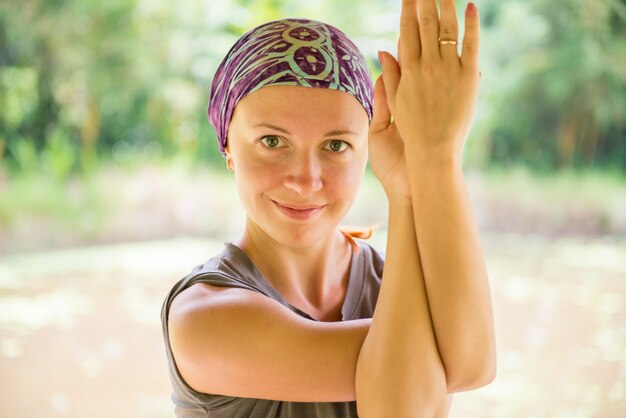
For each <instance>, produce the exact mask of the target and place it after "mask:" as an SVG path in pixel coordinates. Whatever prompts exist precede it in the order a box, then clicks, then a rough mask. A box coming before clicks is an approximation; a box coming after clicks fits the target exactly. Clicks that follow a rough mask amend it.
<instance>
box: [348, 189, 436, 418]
mask: <svg viewBox="0 0 626 418" xmlns="http://www.w3.org/2000/svg"><path fill="white" fill-rule="evenodd" d="M416 255H418V251H417V241H416V237H415V229H414V224H413V210H412V207H411V204H410V202H409V201H404V202H403V203H400V202H396V201H393V200H392V201H390V202H389V228H388V238H387V251H386V257H385V268H384V272H383V279H382V284H381V288H380V292H379V295H378V300H377V302H376V309H375V312H374V316H373V318H372V323H371V325H370V329H369V332H368V334H367V337H366V338H365V341H364V343H363V345H362V348H361V351H360V354H359V358H358V361H357V369H356V383H355V385H356V400H357V408H358V413H359V416H361V417H364V418H368V417H388V416H389V417H390V416H393V417H429V418H430V417H443V416H445V415H446V410H447V403H446V395H447V390H446V381H445V373H444V369H443V365H442V362H441V359H440V357H439V353H438V350H437V344H436V341H435V336H434V333H433V329H432V323H431V318H430V313H429V308H428V300H427V298H426V290H425V287H424V281H423V275H422V269H421V265H420V259H419V256H417V257H416Z"/></svg>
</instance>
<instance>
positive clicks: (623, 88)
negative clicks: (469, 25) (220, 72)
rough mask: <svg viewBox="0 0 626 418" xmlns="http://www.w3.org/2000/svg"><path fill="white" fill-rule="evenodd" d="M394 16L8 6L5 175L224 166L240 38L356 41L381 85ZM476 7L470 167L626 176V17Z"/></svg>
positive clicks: (37, 0)
mask: <svg viewBox="0 0 626 418" xmlns="http://www.w3.org/2000/svg"><path fill="white" fill-rule="evenodd" d="M400 3H401V2H400V1H395V0H386V1H380V0H377V1H374V0H368V1H365V0H361V1H357V0H318V1H310V2H306V3H305V4H300V2H294V1H290V2H289V1H278V0H231V1H223V2H217V1H210V0H187V1H185V2H184V3H177V2H169V1H166V0H109V1H107V2H94V1H91V0H45V1H44V0H21V1H19V2H17V1H12V2H2V3H0V109H1V111H0V169H1V168H2V166H4V167H5V168H6V169H8V171H9V173H21V174H23V175H28V173H32V172H36V173H39V174H42V173H43V174H45V175H49V176H50V177H51V178H54V179H58V180H61V181H62V180H63V179H64V178H66V177H67V176H68V175H69V174H71V173H72V172H76V171H80V172H83V173H89V172H91V171H92V170H94V169H95V168H97V167H98V166H99V165H100V164H101V163H102V162H114V163H115V164H120V165H125V164H132V163H133V162H134V161H137V160H140V161H157V160H162V159H168V158H183V159H185V160H187V161H188V162H190V163H196V164H208V165H211V166H219V165H223V161H222V157H221V155H220V154H219V152H218V149H217V145H216V141H215V135H214V130H213V128H212V127H211V125H210V124H209V123H208V121H207V119H206V102H207V99H208V94H209V90H210V83H211V77H212V75H213V73H214V72H215V69H216V68H217V66H218V65H219V62H220V61H221V59H222V58H223V56H224V55H225V53H226V52H227V51H228V49H229V48H230V47H231V46H232V44H233V43H234V42H235V40H236V39H237V38H238V37H239V36H240V35H241V34H243V33H244V32H245V31H247V30H248V29H250V28H251V27H253V26H255V25H257V24H260V23H262V22H265V21H268V20H271V19H277V18H281V17H288V16H294V17H297V16H302V17H310V18H314V19H318V20H322V21H326V22H328V23H331V24H333V25H335V26H337V27H339V28H341V29H342V30H343V31H344V32H346V33H347V34H348V35H349V36H350V37H351V38H352V39H354V41H355V42H356V43H357V45H359V47H360V48H361V50H362V52H363V53H364V55H365V56H366V58H367V59H368V61H369V62H370V64H371V69H372V74H373V76H374V77H377V76H378V74H379V73H380V67H379V66H378V63H377V61H376V58H375V57H376V52H377V50H378V49H386V50H388V51H391V52H392V53H395V51H396V41H397V35H398V20H399V12H400ZM476 3H477V6H478V9H479V13H480V15H481V24H482V32H481V71H482V73H483V77H482V81H481V83H482V86H481V98H480V101H479V104H478V109H477V115H476V121H475V124H474V127H473V129H472V133H471V138H470V141H469V142H468V145H467V147H466V148H467V150H466V155H465V158H466V161H467V163H469V164H471V165H474V166H477V167H487V166H508V165H509V164H511V163H523V164H525V165H527V166H529V167H531V168H533V169H539V170H548V171H551V170H554V169H559V168H574V169H576V168H584V167H594V168H611V169H613V170H618V171H624V170H626V141H625V139H626V65H624V64H623V57H625V56H626V36H624V34H626V5H625V3H624V2H623V1H620V0H601V1H594V2H592V1H589V0H508V1H498V0H479V1H477V2H476ZM457 4H458V8H459V10H462V8H463V6H464V5H465V3H464V2H463V3H461V2H457ZM458 13H459V15H462V12H461V11H459V12H458ZM460 24H461V30H462V24H463V22H462V19H461V21H460Z"/></svg>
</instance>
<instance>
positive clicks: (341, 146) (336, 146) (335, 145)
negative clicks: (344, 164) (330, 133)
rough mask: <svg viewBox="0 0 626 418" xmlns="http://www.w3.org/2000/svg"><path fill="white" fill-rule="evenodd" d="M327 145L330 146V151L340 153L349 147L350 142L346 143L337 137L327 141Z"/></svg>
mask: <svg viewBox="0 0 626 418" xmlns="http://www.w3.org/2000/svg"><path fill="white" fill-rule="evenodd" d="M328 147H329V148H330V151H332V152H335V153H337V154H340V153H342V152H344V151H345V150H346V149H348V147H350V144H348V143H347V142H346V141H341V140H339V139H332V140H330V141H328ZM329 148H326V149H329Z"/></svg>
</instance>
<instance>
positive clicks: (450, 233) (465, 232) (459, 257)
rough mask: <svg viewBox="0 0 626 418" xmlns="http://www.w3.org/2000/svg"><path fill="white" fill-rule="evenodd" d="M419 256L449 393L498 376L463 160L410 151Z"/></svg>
mask: <svg viewBox="0 0 626 418" xmlns="http://www.w3.org/2000/svg"><path fill="white" fill-rule="evenodd" d="M407 151H408V153H407V166H408V172H409V180H410V185H411V198H412V201H413V212H414V221H415V230H416V232H417V239H418V242H419V255H420V256H421V260H422V266H423V271H424V277H425V284H426V292H427V295H428V301H429V305H430V311H431V315H432V319H433V327H434V331H435V336H436V340H437V345H438V347H439V353H440V355H441V359H442V361H443V364H444V367H445V370H446V378H447V382H448V390H449V392H454V391H459V390H468V389H472V388H475V387H479V386H482V385H484V384H487V383H489V382H490V381H491V380H493V378H494V376H495V370H496V354H495V352H496V349H495V337H494V326H493V313H492V306H491V296H490V291H489V282H488V277H487V271H486V266H485V261H484V256H483V254H482V250H481V245H480V240H479V234H478V229H477V226H476V223H475V221H474V219H473V215H472V210H471V204H470V199H469V196H468V193H467V190H466V186H465V181H464V178H463V172H462V169H461V163H460V158H459V159H454V158H450V159H439V160H435V159H432V158H431V159H428V160H427V159H426V158H425V157H421V158H420V157H417V156H418V155H422V156H424V153H421V154H418V153H416V152H412V150H407Z"/></svg>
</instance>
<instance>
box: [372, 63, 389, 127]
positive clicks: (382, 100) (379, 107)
mask: <svg viewBox="0 0 626 418" xmlns="http://www.w3.org/2000/svg"><path fill="white" fill-rule="evenodd" d="M390 123H391V112H390V111H389V107H388V106H387V94H386V93H385V84H384V82H383V76H382V74H381V75H379V76H378V78H377V79H376V84H375V85H374V114H373V115H372V123H371V124H370V131H371V132H372V133H378V132H380V131H382V130H384V129H387V127H388V126H389V124H390Z"/></svg>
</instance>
